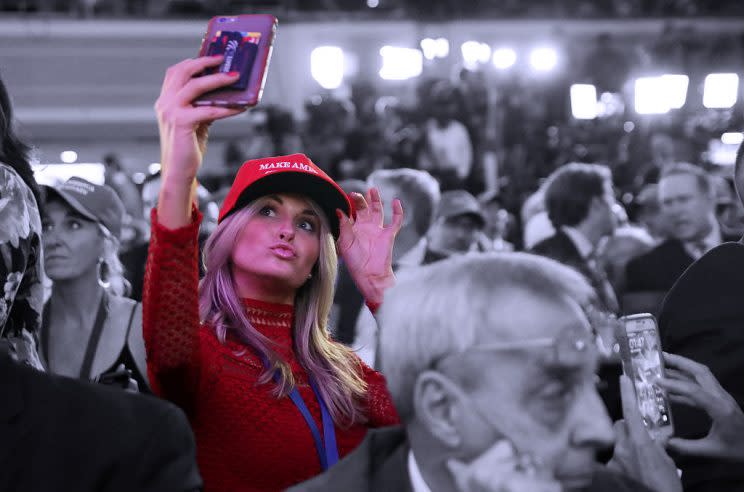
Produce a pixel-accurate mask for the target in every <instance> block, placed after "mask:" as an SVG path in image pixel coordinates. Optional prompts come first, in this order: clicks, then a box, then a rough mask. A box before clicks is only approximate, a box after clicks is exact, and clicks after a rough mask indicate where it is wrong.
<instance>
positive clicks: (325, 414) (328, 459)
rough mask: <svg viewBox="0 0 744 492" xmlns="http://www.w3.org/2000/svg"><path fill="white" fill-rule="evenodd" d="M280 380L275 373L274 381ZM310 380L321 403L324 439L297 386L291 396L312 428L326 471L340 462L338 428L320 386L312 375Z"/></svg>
mask: <svg viewBox="0 0 744 492" xmlns="http://www.w3.org/2000/svg"><path fill="white" fill-rule="evenodd" d="M278 380H279V375H278V374H276V373H274V381H277V382H278ZM308 381H310V387H311V388H312V390H313V393H315V398H316V399H317V400H318V404H319V405H320V415H321V419H322V424H323V438H322V439H321V437H320V431H319V430H318V426H317V425H316V424H315V420H314V419H313V416H312V414H311V413H310V410H308V408H307V405H305V400H303V399H302V396H301V395H300V392H299V391H298V390H297V387H295V388H293V389H292V391H290V392H289V398H290V399H291V400H292V403H294V404H295V406H296V407H297V409H298V410H299V411H300V413H301V414H302V417H303V418H304V419H305V422H306V423H307V426H308V427H309V428H310V433H311V434H312V435H313V441H315V451H316V452H317V453H318V458H320V468H321V469H322V470H323V471H326V470H327V469H328V468H330V467H331V466H333V465H335V464H336V463H337V462H338V447H337V446H336V429H335V428H334V426H333V419H332V418H331V412H329V411H328V407H327V406H326V404H325V401H323V397H321V396H320V392H319V391H318V387H317V386H316V385H315V381H313V378H312V377H310V375H308Z"/></svg>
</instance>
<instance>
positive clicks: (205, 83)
mask: <svg viewBox="0 0 744 492" xmlns="http://www.w3.org/2000/svg"><path fill="white" fill-rule="evenodd" d="M222 58H223V57H222V56H221V55H219V56H205V57H200V58H194V59H188V60H184V61H182V62H180V63H177V64H175V65H173V66H171V67H169V68H168V70H167V71H166V73H165V79H164V80H163V86H162V89H161V91H160V96H159V97H158V100H157V101H156V102H155V111H156V113H157V117H158V129H159V131H160V165H161V173H162V176H163V180H162V187H161V192H160V198H159V201H158V220H159V222H160V223H161V224H162V225H164V226H165V227H168V228H177V227H181V226H184V225H186V224H188V223H189V222H190V219H191V202H192V200H193V195H192V193H193V190H194V188H195V184H196V182H195V178H196V173H197V172H198V171H199V167H200V166H201V163H202V159H203V158H204V151H205V150H206V147H207V134H208V129H209V125H210V124H211V123H212V122H213V121H216V120H219V119H223V118H229V117H230V116H234V115H236V114H239V113H242V112H243V111H245V108H223V107H217V106H194V105H193V102H194V100H195V99H196V98H197V97H199V96H201V95H202V94H204V93H206V92H209V91H211V90H214V89H218V88H220V87H224V86H227V85H230V84H232V83H234V82H235V80H236V79H237V78H238V76H239V74H238V73H216V74H212V75H205V76H201V77H197V75H198V74H200V73H201V72H203V71H204V70H205V69H207V68H210V67H215V66H218V65H219V64H220V63H221V62H222Z"/></svg>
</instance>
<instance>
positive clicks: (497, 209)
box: [483, 201, 510, 238]
mask: <svg viewBox="0 0 744 492" xmlns="http://www.w3.org/2000/svg"><path fill="white" fill-rule="evenodd" d="M483 215H485V216H486V234H487V235H488V236H489V237H491V238H496V237H501V238H503V237H505V236H506V235H507V232H508V227H509V221H510V217H509V212H508V211H507V210H506V209H504V208H501V205H499V203H498V202H496V201H491V202H488V203H486V204H485V205H483Z"/></svg>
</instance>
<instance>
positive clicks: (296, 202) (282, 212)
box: [231, 193, 321, 296]
mask: <svg viewBox="0 0 744 492" xmlns="http://www.w3.org/2000/svg"><path fill="white" fill-rule="evenodd" d="M257 207H258V209H257V213H256V214H255V215H253V216H251V217H250V218H249V219H248V221H247V222H246V223H245V225H244V226H243V228H242V229H241V232H240V237H239V238H238V240H237V242H236V243H235V246H234V247H233V250H232V255H231V260H232V271H233V279H234V281H235V283H236V285H237V288H238V294H239V295H241V296H246V295H250V294H251V293H254V295H255V293H256V292H257V291H261V290H262V289H263V288H264V287H267V288H272V289H273V288H276V289H280V290H287V291H294V290H295V289H297V288H299V287H300V286H301V285H302V284H304V283H305V282H306V281H307V278H308V275H310V273H311V271H312V268H313V266H314V265H315V263H316V262H317V261H318V257H319V254H320V226H321V222H320V217H319V216H318V215H317V214H316V213H315V211H313V206H312V204H311V202H310V201H309V200H308V199H307V198H305V197H303V196H301V195H295V194H290V193H280V194H276V195H268V196H266V197H262V198H259V200H258V203H257Z"/></svg>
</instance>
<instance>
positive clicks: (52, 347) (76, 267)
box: [41, 177, 148, 389]
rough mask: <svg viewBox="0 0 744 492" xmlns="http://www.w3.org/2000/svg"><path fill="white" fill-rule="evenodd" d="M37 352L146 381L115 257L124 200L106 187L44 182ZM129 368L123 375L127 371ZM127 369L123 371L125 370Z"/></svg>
mask: <svg viewBox="0 0 744 492" xmlns="http://www.w3.org/2000/svg"><path fill="white" fill-rule="evenodd" d="M45 189H46V191H47V201H46V203H45V210H44V215H43V221H42V222H43V230H44V252H45V257H44V264H45V267H46V271H47V274H48V276H49V278H50V279H51V280H52V281H53V286H52V294H51V296H50V298H49V301H48V302H47V303H46V305H45V306H44V323H43V326H42V330H41V347H42V354H43V358H44V359H45V361H46V364H47V367H48V369H49V370H50V371H51V372H54V373H57V374H61V375H65V376H70V377H77V378H80V379H96V380H99V381H101V382H110V383H112V384H118V385H121V386H123V387H131V386H133V384H132V382H131V381H130V377H131V379H133V380H134V381H136V383H137V386H138V387H139V389H146V388H148V384H147V377H146V375H147V366H146V363H145V349H144V342H143V340H142V328H141V322H142V314H141V305H140V304H139V303H136V302H135V301H132V300H131V299H127V298H124V297H122V296H123V295H124V294H125V293H126V290H127V288H128V285H127V282H126V280H124V277H123V275H122V266H121V262H120V261H119V258H118V256H117V253H118V249H119V240H120V237H121V228H122V220H123V217H124V206H123V204H122V203H121V200H120V199H119V197H118V196H117V195H116V193H115V192H114V190H113V189H111V188H109V187H108V186H99V185H96V184H93V183H90V182H88V181H86V180H84V179H81V178H76V177H74V178H70V179H69V180H68V181H66V182H65V183H63V184H62V185H61V186H58V187H55V188H49V187H47V188H45ZM127 371H129V373H130V374H129V375H127ZM128 376H129V377H128Z"/></svg>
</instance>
